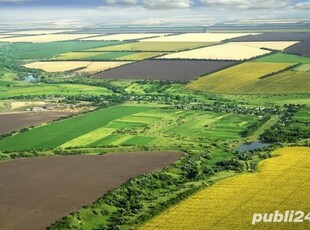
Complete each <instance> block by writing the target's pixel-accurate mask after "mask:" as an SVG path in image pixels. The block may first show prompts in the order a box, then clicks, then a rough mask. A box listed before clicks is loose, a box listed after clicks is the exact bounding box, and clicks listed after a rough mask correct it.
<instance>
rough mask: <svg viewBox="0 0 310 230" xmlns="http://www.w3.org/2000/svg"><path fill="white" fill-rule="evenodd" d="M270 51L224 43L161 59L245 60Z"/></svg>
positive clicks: (169, 55)
mask: <svg viewBox="0 0 310 230" xmlns="http://www.w3.org/2000/svg"><path fill="white" fill-rule="evenodd" d="M269 52H270V51H268V50H262V49H260V48H256V47H250V46H244V45H238V44H236V43H225V44H222V45H215V46H209V47H205V48H200V49H194V50H190V51H184V52H179V53H173V54H168V55H165V56H163V57H160V58H162V59H212V60H245V59H250V58H253V57H257V56H261V55H263V54H267V53H269Z"/></svg>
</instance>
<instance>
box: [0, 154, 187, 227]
mask: <svg viewBox="0 0 310 230" xmlns="http://www.w3.org/2000/svg"><path fill="white" fill-rule="evenodd" d="M181 156H182V154H181V153H176V152H136V153H120V154H107V155H104V156H57V157H44V158H31V159H20V160H13V161H8V162H2V163H0V229H1V230H13V229H14V230H42V229H45V228H47V227H48V226H50V225H51V224H52V223H54V222H55V221H56V220H59V219H61V218H62V217H63V216H65V215H68V214H69V213H70V212H73V211H75V210H77V209H79V208H81V207H82V206H83V205H86V204H90V203H92V202H94V201H95V200H96V199H98V198H99V197H101V196H102V195H103V194H105V193H106V192H108V191H110V190H112V189H114V188H116V187H118V186H120V185H121V184H123V183H125V182H126V181H127V180H129V179H130V178H131V177H134V176H137V175H140V174H143V173H145V172H152V171H155V170H158V169H161V168H164V167H165V166H167V165H169V164H171V163H173V162H175V161H176V160H178V159H179V158H180V157H181Z"/></svg>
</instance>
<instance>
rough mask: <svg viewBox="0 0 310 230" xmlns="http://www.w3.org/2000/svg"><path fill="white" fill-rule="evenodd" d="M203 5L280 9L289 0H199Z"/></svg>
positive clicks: (288, 2)
mask: <svg viewBox="0 0 310 230" xmlns="http://www.w3.org/2000/svg"><path fill="white" fill-rule="evenodd" d="M200 3H201V4H202V5H203V6H209V7H217V8H230V9H231V8H234V9H280V8H285V7H287V6H289V5H290V3H291V1H290V0H200Z"/></svg>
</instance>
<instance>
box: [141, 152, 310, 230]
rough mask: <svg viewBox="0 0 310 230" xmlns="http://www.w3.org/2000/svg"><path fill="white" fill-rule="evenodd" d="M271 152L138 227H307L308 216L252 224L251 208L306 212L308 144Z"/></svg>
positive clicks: (309, 161)
mask: <svg viewBox="0 0 310 230" xmlns="http://www.w3.org/2000/svg"><path fill="white" fill-rule="evenodd" d="M273 155H274V156H276V157H274V158H270V159H268V160H264V161H262V162H260V163H259V165H258V171H259V172H257V173H251V174H249V173H247V174H243V175H240V176H236V177H232V178H229V179H224V180H222V181H220V182H218V183H216V184H215V185H213V186H212V187H210V188H207V189H204V190H202V191H200V192H198V193H197V194H195V195H193V196H191V197H189V198H188V199H186V200H184V201H183V202H181V203H179V204H178V205H175V206H173V207H172V208H170V209H168V210H167V211H165V212H163V213H162V214H160V215H159V216H157V217H155V218H154V219H153V220H151V221H149V222H147V223H146V224H145V225H143V226H141V227H140V228H139V229H142V230H144V229H163V230H165V229H172V228H173V229H180V230H181V229H192V228H193V227H195V229H211V228H214V229H232V228H235V229H254V228H255V229H267V228H268V229H284V228H285V229H287V228H290V229H306V228H307V226H308V224H309V223H307V221H306V222H304V223H284V222H282V223H262V222H261V223H258V224H256V225H252V217H253V214H254V213H273V212H274V211H275V210H279V211H280V212H281V213H284V212H285V211H287V210H295V211H297V210H301V211H304V212H307V211H308V207H309V205H310V198H309V195H308V192H309V191H308V188H309V186H310V181H309V178H310V170H309V167H308V165H309V163H310V148H309V147H290V148H283V149H278V150H276V151H275V152H273ZM288 181H289V184H288V183H287V182H288ZM280 188H281V189H280ZM306 214H307V213H306Z"/></svg>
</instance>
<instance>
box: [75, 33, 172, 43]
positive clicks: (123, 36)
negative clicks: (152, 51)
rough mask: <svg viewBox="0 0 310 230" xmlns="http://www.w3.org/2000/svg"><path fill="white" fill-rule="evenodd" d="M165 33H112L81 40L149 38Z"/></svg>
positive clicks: (164, 34)
mask: <svg viewBox="0 0 310 230" xmlns="http://www.w3.org/2000/svg"><path fill="white" fill-rule="evenodd" d="M166 35H168V34H167V33H152V34H149V33H146V34H144V33H139V34H112V35H104V36H97V37H93V38H85V39H81V40H84V41H124V40H136V39H142V38H149V37H162V36H166Z"/></svg>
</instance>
